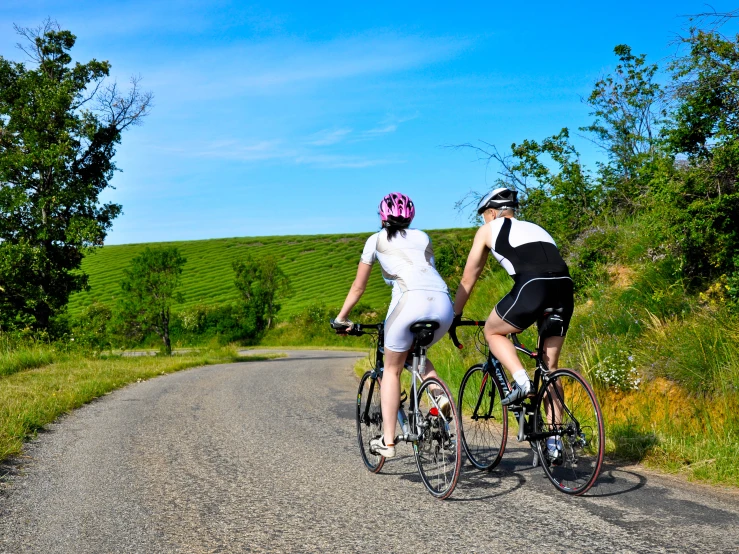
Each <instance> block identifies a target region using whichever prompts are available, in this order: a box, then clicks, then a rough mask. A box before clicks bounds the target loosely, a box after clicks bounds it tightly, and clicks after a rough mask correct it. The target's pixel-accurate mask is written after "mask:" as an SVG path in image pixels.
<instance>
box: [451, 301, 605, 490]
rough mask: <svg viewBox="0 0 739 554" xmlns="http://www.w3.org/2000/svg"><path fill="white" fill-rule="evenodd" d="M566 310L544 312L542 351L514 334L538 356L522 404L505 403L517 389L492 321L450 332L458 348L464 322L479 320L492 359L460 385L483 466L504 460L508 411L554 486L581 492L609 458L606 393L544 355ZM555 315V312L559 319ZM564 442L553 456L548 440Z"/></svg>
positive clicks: (466, 443) (480, 340)
mask: <svg viewBox="0 0 739 554" xmlns="http://www.w3.org/2000/svg"><path fill="white" fill-rule="evenodd" d="M558 315H559V314H558V310H554V309H549V310H546V311H545V313H544V318H543V322H542V325H541V326H540V328H539V338H538V343H537V349H536V351H531V350H528V349H527V348H526V347H525V346H523V345H522V344H521V342H520V341H519V339H518V336H517V335H515V334H512V335H510V339H511V340H512V341H513V344H514V346H515V347H516V350H518V351H519V352H522V353H524V354H526V355H527V356H529V357H530V358H533V359H534V360H535V361H536V371H535V373H534V381H533V383H534V386H533V389H532V391H531V393H530V394H529V395H528V396H527V397H526V398H525V399H524V400H523V401H522V402H520V403H518V404H515V405H510V406H503V405H501V402H500V401H501V399H503V398H505V397H506V395H507V394H508V392H509V391H510V390H511V387H510V384H509V382H508V379H507V377H506V373H505V371H504V370H503V366H502V364H501V363H500V362H499V361H498V359H497V358H496V357H495V356H493V355H492V353H491V352H490V350H489V348H488V345H487V341H486V340H485V337H484V335H483V333H482V328H483V326H484V325H485V322H484V321H461V322H458V323H457V324H456V326H453V327H452V328H451V329H450V331H449V334H450V336H451V338H452V341H453V342H454V345H455V346H457V347H458V348H462V345H461V344H460V343H459V340H458V339H457V335H456V327H458V326H477V327H478V330H477V333H476V337H475V342H476V346H477V349H478V351H479V352H480V353H482V354H484V355H485V356H486V358H487V360H486V362H485V363H484V364H476V365H474V366H472V367H471V368H469V369H468V370H467V372H466V373H465V375H464V377H463V378H462V383H461V385H460V387H459V400H458V403H457V406H458V408H459V412H460V416H461V417H460V420H459V431H460V437H461V439H462V440H461V442H462V446H463V448H464V451H465V454H466V455H467V458H468V459H469V460H470V462H471V463H472V465H474V466H475V467H476V468H478V469H482V470H491V469H493V468H494V467H495V466H496V465H498V463H499V462H500V460H501V458H502V457H503V453H504V452H505V447H506V442H507V440H508V415H509V413H511V414H512V415H513V416H514V419H515V420H516V421H517V422H518V435H517V439H518V440H519V441H528V442H529V443H530V445H531V448H532V450H533V451H534V462H533V465H534V466H537V465H541V466H542V468H543V469H544V472H545V473H546V475H547V477H548V478H549V480H550V481H551V482H552V484H553V485H554V486H555V487H556V488H557V490H560V491H562V492H564V493H566V494H572V495H580V494H583V493H585V492H586V491H587V490H588V489H590V487H592V486H593V484H594V483H595V481H596V479H597V478H598V474H599V473H600V468H601V465H602V463H603V450H604V443H605V431H604V428H603V416H602V414H601V410H600V405H599V404H598V399H597V398H596V397H595V393H594V392H593V389H592V387H591V386H590V384H589V383H588V382H587V381H586V380H585V379H584V378H583V377H582V376H581V375H580V374H579V373H577V372H576V371H574V370H572V369H557V370H555V371H550V370H549V368H548V367H547V365H546V363H545V362H544V360H543V359H542V357H541V356H539V354H538V353H539V352H541V351H542V346H543V343H544V338H545V337H546V336H551V335H550V334H549V333H551V332H552V327H553V326H556V325H560V324H561V319H560V318H559V317H558ZM553 316H555V317H553ZM550 437H554V438H556V439H557V442H558V443H559V444H560V446H561V450H560V449H557V450H558V454H557V455H556V456H550V454H549V450H548V448H547V439H548V438H550Z"/></svg>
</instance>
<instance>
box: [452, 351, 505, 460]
mask: <svg viewBox="0 0 739 554" xmlns="http://www.w3.org/2000/svg"><path fill="white" fill-rule="evenodd" d="M503 396H504V394H503V391H502V389H501V386H500V384H499V383H498V382H497V381H496V379H495V378H494V377H493V376H492V375H491V374H489V373H487V372H486V371H485V370H484V369H483V364H477V365H473V366H472V367H471V368H469V369H468V370H467V372H466V373H465V374H464V377H463V378H462V383H461V384H460V386H459V400H458V401H457V408H458V410H459V413H460V418H459V435H460V438H461V442H462V447H463V449H464V453H465V454H466V456H467V459H468V460H469V461H470V463H471V464H472V465H473V466H475V467H476V468H477V469H482V470H488V471H489V470H491V469H493V468H494V467H495V466H497V465H498V464H499V463H500V460H501V458H503V453H504V452H505V447H506V442H507V440H508V407H507V406H502V405H501V404H500V401H501V399H502V398H503Z"/></svg>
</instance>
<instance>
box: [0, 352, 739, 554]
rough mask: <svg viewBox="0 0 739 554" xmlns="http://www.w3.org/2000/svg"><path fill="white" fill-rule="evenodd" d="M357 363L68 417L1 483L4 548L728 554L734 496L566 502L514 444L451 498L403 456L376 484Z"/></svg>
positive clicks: (345, 360) (615, 470) (239, 375)
mask: <svg viewBox="0 0 739 554" xmlns="http://www.w3.org/2000/svg"><path fill="white" fill-rule="evenodd" d="M356 356H357V354H356V353H342V352H320V351H305V352H292V353H290V357H289V358H284V359H276V360H270V361H266V362H253V363H240V364H229V365H220V366H210V367H205V368H198V369H193V370H189V371H184V372H180V373H176V374H171V375H167V376H164V377H160V378H157V379H153V380H151V381H147V382H142V383H138V384H135V385H132V386H129V387H127V388H125V389H122V390H119V391H117V392H115V393H113V394H110V395H108V396H106V397H104V398H102V399H100V400H98V401H96V402H93V403H92V404H89V405H87V406H85V407H83V408H82V409H80V410H77V411H75V412H74V413H72V414H71V415H69V416H67V417H65V418H63V419H62V420H60V421H59V422H57V423H55V424H54V425H51V426H49V428H48V430H47V431H45V432H43V433H41V434H40V435H39V437H38V439H37V440H35V441H33V442H32V443H30V444H29V445H28V448H27V449H26V452H25V455H24V456H23V457H21V458H19V459H18V460H15V461H14V462H12V463H11V464H8V465H6V466H4V467H3V468H0V474H5V476H4V478H3V480H2V482H0V551H1V552H12V553H16V552H40V553H55V552H64V553H87V552H95V553H97V552H105V553H108V552H109V553H119V552H121V553H122V552H142V553H165V552H183V553H185V552H187V553H190V552H193V553H194V552H197V553H199V552H265V551H269V552H325V551H332V552H359V551H362V552H372V551H375V552H378V551H379V552H401V551H402V552H433V553H435V554H438V553H442V552H443V553H446V552H509V551H518V552H537V553H539V552H649V553H656V552H736V551H737V545H739V495H737V494H734V493H731V492H722V491H721V490H716V489H712V488H708V487H705V486H696V485H689V484H684V483H680V482H679V481H677V480H674V479H667V478H662V477H658V476H655V475H653V474H647V473H644V472H643V471H641V470H637V469H635V468H627V467H613V466H608V467H606V468H605V470H604V473H603V475H602V477H601V479H600V481H599V484H598V485H597V486H596V487H595V488H593V489H592V490H591V491H590V493H589V495H588V496H586V497H580V498H570V497H567V496H565V495H563V494H561V493H559V492H557V491H555V490H554V488H553V487H552V486H551V485H550V484H549V483H548V481H546V479H545V478H544V474H543V472H542V471H541V469H540V468H536V469H534V468H531V467H530V460H531V456H530V451H528V450H527V449H526V448H515V446H516V445H515V444H514V445H513V446H514V448H513V449H511V450H507V451H506V457H505V458H504V461H503V463H502V464H501V467H500V468H499V469H498V470H496V471H494V472H492V473H489V474H485V473H480V472H478V471H476V470H473V469H472V468H471V466H469V465H466V466H465V467H464V471H463V473H462V475H461V477H460V482H459V484H458V486H457V489H456V491H455V492H454V495H453V496H452V498H451V499H450V500H448V501H438V500H435V499H433V498H432V497H431V496H429V495H428V494H427V493H426V491H425V489H424V487H423V485H422V483H421V482H420V480H419V479H418V476H417V473H416V469H415V463H414V461H413V457H412V451H411V448H410V447H409V446H407V445H401V446H400V447H399V453H400V454H401V457H400V458H399V459H396V460H392V461H389V462H388V463H387V464H386V465H385V469H384V470H383V472H382V473H381V474H380V475H372V474H370V473H369V472H367V471H366V470H365V469H364V466H363V465H362V462H361V459H360V457H359V454H358V452H357V447H356V444H355V440H356V439H355V427H354V407H355V398H356V397H355V394H356V386H357V381H356V378H355V377H354V374H353V372H352V370H351V368H352V365H353V362H354V360H355V359H356ZM509 444H510V443H509Z"/></svg>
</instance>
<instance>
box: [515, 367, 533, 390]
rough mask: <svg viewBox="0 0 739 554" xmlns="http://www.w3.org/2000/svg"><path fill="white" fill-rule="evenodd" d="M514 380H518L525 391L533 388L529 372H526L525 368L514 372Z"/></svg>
mask: <svg viewBox="0 0 739 554" xmlns="http://www.w3.org/2000/svg"><path fill="white" fill-rule="evenodd" d="M513 380H514V381H516V383H517V384H518V386H519V387H521V388H522V389H523V391H524V392H529V390H530V389H531V381H530V380H529V374H528V373H526V370H525V369H519V370H518V371H517V372H516V373H514V374H513Z"/></svg>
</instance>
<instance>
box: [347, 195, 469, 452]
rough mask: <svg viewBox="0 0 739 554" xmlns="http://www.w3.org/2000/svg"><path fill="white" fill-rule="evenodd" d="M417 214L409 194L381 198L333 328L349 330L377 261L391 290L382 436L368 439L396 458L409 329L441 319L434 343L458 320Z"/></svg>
mask: <svg viewBox="0 0 739 554" xmlns="http://www.w3.org/2000/svg"><path fill="white" fill-rule="evenodd" d="M414 215H415V208H414V206H413V202H412V201H411V199H410V198H408V197H407V196H406V195H404V194H400V193H397V192H394V193H391V194H388V195H387V196H385V198H383V199H382V202H381V203H380V219H381V220H382V230H380V231H379V232H378V233H375V234H374V235H372V236H371V237H370V238H369V239H367V242H366V243H365V246H364V251H363V252H362V257H361V258H360V263H359V267H358V268H357V276H356V278H355V279H354V283H353V284H352V286H351V289H350V290H349V294H347V297H346V300H345V301H344V306H343V307H342V308H341V311H340V312H339V315H338V316H337V317H336V319H335V320H334V327H335V328H338V327H345V328H347V330H349V329H351V326H352V325H353V324H352V322H351V321H349V320H348V319H347V317H348V315H349V312H350V311H351V309H352V308H353V307H354V306H355V305H356V304H357V302H358V301H359V299H360V298H361V297H362V294H363V293H364V291H365V289H366V287H367V282H368V281H369V276H370V272H371V271H372V266H373V265H374V263H375V261H377V262H379V264H380V268H381V270H382V276H383V278H384V279H385V282H386V283H387V284H389V285H392V287H393V291H392V300H391V303H390V308H389V309H388V313H387V318H386V319H385V368H384V370H383V377H382V387H381V388H380V399H381V404H382V421H383V432H384V437H381V438H378V439H373V440H372V441H370V448H371V449H372V451H373V452H375V453H376V454H380V455H382V456H384V457H385V458H392V457H393V456H395V444H394V441H395V424H396V421H397V417H398V408H399V407H400V373H401V372H402V370H403V364H404V362H405V360H406V358H407V357H408V354H409V352H410V349H411V345H412V343H413V335H412V334H411V332H410V326H411V325H412V324H413V323H415V322H417V321H421V320H433V321H438V322H439V328H438V329H437V330H436V332H435V333H434V340H433V341H432V342H431V344H434V343H435V342H437V341H438V340H439V339H441V338H442V337H443V336H444V334H445V333H446V332H447V331H448V330H449V327H450V326H451V323H452V319H453V317H454V312H453V310H452V303H451V300H450V298H449V292H448V289H447V286H446V283H444V280H443V279H442V278H441V275H439V272H438V271H436V267H435V266H434V253H433V249H432V246H431V239H430V238H429V236H428V235H427V234H426V233H424V232H423V231H420V230H418V229H409V228H408V227H409V225H410V223H411V220H412V219H413V216H414ZM431 344H430V345H429V347H430V346H431ZM426 368H427V369H426V374H425V376H426V377H432V376H433V377H436V371H435V370H434V365H433V363H431V360H428V359H427V362H426ZM439 403H440V407H441V408H442V409H443V408H444V407H445V406H447V405H448V400H447V399H446V398H443V397H442V398H440V402H439Z"/></svg>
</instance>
